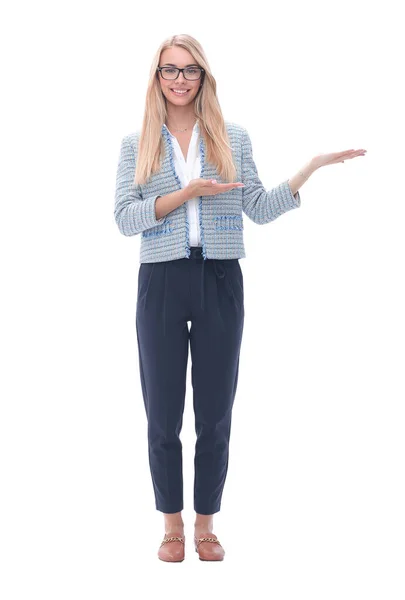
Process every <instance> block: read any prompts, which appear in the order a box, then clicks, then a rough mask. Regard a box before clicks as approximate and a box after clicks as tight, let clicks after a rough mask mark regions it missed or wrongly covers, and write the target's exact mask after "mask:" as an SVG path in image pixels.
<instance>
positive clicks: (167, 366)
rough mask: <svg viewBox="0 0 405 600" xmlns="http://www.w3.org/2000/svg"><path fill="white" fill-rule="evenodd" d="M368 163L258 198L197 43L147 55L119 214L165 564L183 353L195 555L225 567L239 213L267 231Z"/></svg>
mask: <svg viewBox="0 0 405 600" xmlns="http://www.w3.org/2000/svg"><path fill="white" fill-rule="evenodd" d="M364 153H365V150H357V151H354V150H349V151H345V152H339V153H333V154H324V155H320V156H317V157H315V158H313V159H312V160H310V161H309V162H308V163H306V164H305V165H304V167H303V168H302V169H301V170H300V171H299V172H298V173H297V174H296V175H295V176H294V177H293V178H291V179H290V180H287V181H284V182H282V183H280V185H278V186H277V187H275V188H274V189H272V190H269V191H266V189H265V188H264V187H263V185H262V183H261V181H260V179H259V177H258V173H257V169H256V166H255V163H254V160H253V155H252V145H251V141H250V137H249V134H248V132H247V130H246V129H245V128H244V127H242V126H240V125H238V124H236V123H232V122H229V121H226V120H224V118H223V115H222V112H221V108H220V105H219V102H218V99H217V95H216V81H215V78H214V76H213V74H212V72H211V70H210V67H209V64H208V61H207V58H206V55H205V53H204V51H203V49H202V47H201V45H200V44H199V43H198V41H197V40H195V39H194V38H193V37H191V36H189V35H175V36H173V37H170V38H169V39H167V40H165V41H164V42H163V43H162V44H161V46H160V47H159V49H158V50H157V52H156V55H155V57H154V59H153V62H152V67H151V72H150V80H149V84H148V88H147V93H146V104H145V113H144V117H143V124H142V128H141V130H140V131H136V132H135V133H132V134H129V135H126V136H125V137H124V138H123V140H122V144H121V151H120V157H119V163H118V172H117V179H116V195H115V213H114V214H115V220H116V223H117V225H118V227H119V230H120V232H121V233H122V234H123V235H126V236H133V235H137V234H140V236H141V250H140V263H141V264H140V267H139V273H138V297H137V306H136V330H137V340H138V350H139V368H140V379H141V385H142V392H143V398H144V404H145V410H146V416H147V421H148V449H149V464H150V470H151V476H152V483H153V490H154V495H155V503H156V509H157V510H158V511H161V512H162V513H163V515H164V527H165V533H164V537H163V540H162V542H161V544H160V547H159V549H158V557H159V558H160V559H161V560H164V561H169V562H179V561H182V560H183V559H184V556H185V535H184V523H183V519H182V510H183V475H182V444H181V441H180V437H179V436H180V432H181V428H182V418H183V410H184V400H185V393H186V370H187V362H188V346H189V343H190V349H191V360H192V365H191V373H192V386H193V407H194V413H195V430H196V436H197V439H196V447H195V460H194V465H195V479H194V509H195V513H196V516H195V522H194V540H193V546H194V549H195V550H196V552H197V553H198V556H199V558H200V559H201V560H215V561H219V560H222V559H223V558H224V555H225V550H224V547H223V546H222V544H221V543H220V541H219V539H218V537H217V536H216V535H215V533H214V523H213V516H214V514H215V513H216V512H218V511H219V510H220V507H221V499H222V493H223V489H224V484H225V479H226V475H227V470H228V458H229V438H230V429H231V416H232V407H233V403H234V398H235V393H236V389H237V381H238V370H239V354H240V347H241V341H242V332H243V325H244V315H245V310H244V288H243V273H242V269H241V266H240V263H239V259H241V258H244V257H245V256H246V255H245V248H244V241H243V217H242V213H245V214H246V215H247V217H249V218H250V219H251V220H252V221H254V222H255V223H257V224H266V223H269V222H270V221H273V220H274V219H276V218H277V217H279V216H280V215H282V214H284V213H285V212H287V211H289V210H291V209H294V208H297V207H299V206H300V205H301V199H300V195H299V192H298V189H299V188H300V187H301V186H302V184H303V182H305V181H306V180H307V179H308V178H309V176H310V175H311V174H312V173H313V172H314V171H315V170H316V169H318V168H319V167H321V166H324V165H327V164H333V163H336V162H343V160H345V159H349V158H353V157H354V156H358V155H364ZM188 323H190V324H191V327H190V329H189V328H188Z"/></svg>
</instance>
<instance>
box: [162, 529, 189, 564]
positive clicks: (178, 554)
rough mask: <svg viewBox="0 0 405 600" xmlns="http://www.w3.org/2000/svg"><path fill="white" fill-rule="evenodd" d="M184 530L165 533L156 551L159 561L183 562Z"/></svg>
mask: <svg viewBox="0 0 405 600" xmlns="http://www.w3.org/2000/svg"><path fill="white" fill-rule="evenodd" d="M184 543H185V537H184V530H181V529H179V530H177V531H169V532H166V533H165V535H164V538H163V541H162V543H161V544H160V547H159V550H158V557H159V558H160V560H164V561H166V562H181V561H182V560H184Z"/></svg>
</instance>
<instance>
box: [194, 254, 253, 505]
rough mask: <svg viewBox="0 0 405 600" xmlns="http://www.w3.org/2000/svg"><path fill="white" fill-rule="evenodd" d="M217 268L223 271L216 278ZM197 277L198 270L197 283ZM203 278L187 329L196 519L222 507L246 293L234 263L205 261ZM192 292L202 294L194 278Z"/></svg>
mask: <svg viewBox="0 0 405 600" xmlns="http://www.w3.org/2000/svg"><path fill="white" fill-rule="evenodd" d="M218 265H219V266H220V267H223V270H222V272H221V273H219V275H220V276H218V268H219V267H218ZM199 266H200V267H201V264H200V265H199ZM201 268H202V267H201ZM199 273H200V271H199V269H196V270H195V275H196V277H198V278H199V277H200V275H199ZM223 273H225V276H223ZM203 276H204V310H202V309H201V307H200V302H199V297H198V295H196V296H195V297H193V319H192V324H191V329H190V345H191V360H192V367H191V373H192V385H193V406H194V412H195V429H196V434H197V440H196V446H195V460H194V465H195V479H194V508H195V511H196V512H197V513H200V514H214V513H215V512H218V511H219V510H220V507H221V499H222V493H223V488H224V484H225V479H226V476H227V471H228V462H229V440H230V432H231V418H232V407H233V404H234V398H235V394H236V389H237V381H238V372H239V355H240V347H241V341H242V333H243V324H244V294H243V275H242V270H241V267H240V264H239V262H238V260H228V261H226V260H222V261H218V260H217V261H216V265H214V262H213V261H206V264H205V265H204V274H203ZM192 289H193V290H197V291H199V290H200V289H201V288H200V286H199V285H198V281H197V279H196V281H195V285H193V286H192Z"/></svg>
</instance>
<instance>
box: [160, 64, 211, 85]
mask: <svg viewBox="0 0 405 600" xmlns="http://www.w3.org/2000/svg"><path fill="white" fill-rule="evenodd" d="M192 68H193V67H183V69H180V68H179V67H169V66H168V67H157V69H156V71H160V76H161V77H162V79H164V80H165V81H175V80H176V79H177V78H178V76H179V75H180V71H182V73H183V77H184V79H186V80H187V81H199V80H200V79H202V77H203V74H204V73H205V69H203V68H202V67H194V68H195V69H198V70H199V71H200V76H199V77H198V79H187V77H186V76H185V75H184V71H186V70H187V69H192ZM162 69H176V71H177V75H176V77H174V78H173V79H167V78H166V77H163V75H162Z"/></svg>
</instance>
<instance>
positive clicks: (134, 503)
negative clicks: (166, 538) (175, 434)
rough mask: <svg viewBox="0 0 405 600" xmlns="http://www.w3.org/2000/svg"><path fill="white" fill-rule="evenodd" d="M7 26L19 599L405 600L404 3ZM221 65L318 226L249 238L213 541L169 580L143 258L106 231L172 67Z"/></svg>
mask: <svg viewBox="0 0 405 600" xmlns="http://www.w3.org/2000/svg"><path fill="white" fill-rule="evenodd" d="M2 12H3V15H2V16H3V18H2V19H1V22H2V25H1V29H2V35H1V40H2V41H1V46H2V58H3V61H2V63H3V65H2V66H3V68H2V73H3V74H2V83H3V92H2V96H1V103H2V110H1V120H2V124H1V132H2V135H1V163H2V177H1V187H2V190H1V191H2V193H1V203H2V207H1V212H2V218H1V224H0V227H1V231H0V234H1V235H0V239H1V250H2V253H1V256H2V280H3V281H2V283H3V293H2V296H1V298H2V305H3V306H2V310H1V317H2V326H1V340H2V347H3V359H2V376H1V387H2V393H1V395H2V400H1V424H0V427H1V430H0V434H1V435H0V444H1V447H0V450H1V473H0V480H1V487H2V491H1V497H0V502H1V511H0V514H1V517H0V518H1V531H0V548H1V554H2V556H1V557H0V559H1V571H2V575H1V581H0V595H1V597H2V598H3V599H4V600H14V599H21V600H23V599H24V600H27V599H31V598H34V597H38V598H41V599H42V600H45V599H52V600H55V599H58V600H62V599H63V600H64V599H69V600H72V599H73V598H74V599H75V600H82V599H83V600H84V599H85V600H89V599H92V598H94V599H97V600H102V599H103V600H104V599H111V600H116V599H118V598H119V599H120V600H127V599H128V600H129V599H133V598H141V597H142V598H152V599H155V598H156V599H157V598H159V599H160V598H170V599H171V598H173V599H176V600H178V599H183V598H184V599H186V598H187V599H189V598H195V599H198V600H199V599H203V598H204V599H205V598H207V597H212V596H215V597H222V598H224V597H225V596H226V597H232V596H235V595H238V597H240V595H242V597H246V596H248V597H250V598H274V599H275V600H284V599H286V600H287V599H288V600H290V599H291V600H298V599H301V598H311V600H318V599H319V600H325V599H328V600H332V599H333V600H335V599H336V600H341V599H343V598H344V599H345V600H349V599H350V600H352V599H353V600H358V599H363V598H364V599H367V600H370V599H383V598H384V599H385V598H389V599H390V600H400V599H403V598H404V594H405V583H404V558H405V556H404V554H405V552H404V533H405V522H404V510H403V507H404V506H405V489H404V455H405V452H404V450H405V448H404V445H405V444H404V424H405V423H404V399H405V395H404V335H405V328H404V316H403V315H404V312H403V306H404V300H405V295H404V291H403V290H404V288H403V283H404V233H403V232H404V217H405V207H404V200H405V198H404V189H403V165H404V150H403V137H404V117H403V107H404V104H405V103H404V100H405V98H404V95H403V93H401V89H400V85H401V80H402V82H403V75H402V73H403V63H402V62H401V61H400V58H399V56H400V54H401V53H403V51H404V43H403V27H402V22H401V21H400V19H399V3H395V2H390V1H388V2H384V3H383V4H382V5H381V4H380V5H373V4H370V3H366V2H353V0H352V1H351V2H350V3H349V2H346V1H343V2H339V3H332V2H327V3H325V2H323V3H321V2H319V3H317V2H305V3H303V4H301V5H298V4H295V3H292V2H283V3H281V2H278V3H272V4H268V5H266V4H262V3H259V2H252V1H251V2H247V3H240V4H237V3H233V4H230V5H229V6H227V5H225V4H220V3H219V2H211V1H209V0H208V1H205V2H197V3H190V2H176V3H167V2H154V3H152V2H150V3H147V5H146V6H141V4H140V3H139V2H119V1H116V2H114V3H112V2H110V3H106V2H98V3H96V2H89V1H87V2H86V1H83V0H82V1H81V2H80V3H79V2H69V3H67V2H66V3H61V2H58V3H55V2H41V1H40V2H35V3H28V2H22V3H19V4H16V5H13V6H12V7H9V9H8V10H7V11H4V10H3V11H2ZM175 33H189V34H191V35H193V36H194V37H196V38H197V39H198V40H199V41H200V42H201V44H202V46H203V48H204V49H205V52H206V54H207V57H208V61H209V64H210V67H211V69H212V71H213V74H214V77H215V78H216V81H217V85H218V98H219V101H220V104H221V108H222V111H223V114H224V117H225V119H227V120H230V121H234V122H236V123H239V124H241V125H242V126H244V127H245V128H246V129H247V130H248V131H249V133H250V136H251V140H252V144H253V152H254V158H255V161H256V165H257V167H258V171H259V175H260V177H261V179H262V182H263V184H264V185H265V186H266V188H267V189H270V188H271V187H273V186H276V185H278V184H279V183H280V182H281V181H284V180H285V179H287V178H289V177H292V176H293V175H295V173H296V172H297V171H298V170H299V169H300V168H301V167H302V166H303V165H304V164H305V163H306V162H307V161H308V160H309V159H310V158H312V156H314V155H316V154H318V153H323V152H334V151H340V150H345V149H350V148H355V149H357V148H365V149H366V150H367V154H366V156H365V157H358V158H356V159H353V160H351V161H346V162H345V163H344V164H335V165H330V166H327V167H323V168H322V169H320V170H318V171H316V172H315V173H314V174H313V175H312V176H311V178H310V179H309V180H308V181H307V182H306V183H304V185H303V186H302V187H301V188H300V194H301V200H302V204H301V207H300V208H298V209H296V210H293V211H290V212H288V213H287V214H285V215H283V216H281V217H280V218H279V219H277V220H276V221H274V222H272V223H270V224H267V225H264V226H258V225H255V224H254V223H253V222H251V221H250V220H249V219H248V218H247V217H246V215H244V224H245V231H244V239H245V247H246V254H247V256H246V258H245V259H243V260H241V261H240V264H241V267H242V270H243V275H244V284H245V327H244V336H243V342H242V350H241V358H240V373H239V383H238V390H237V394H236V399H235V405H234V411H233V424H232V435H231V454H230V462H229V471H228V477H227V481H226V484H225V489H224V494H223V501H222V508H221V511H220V512H219V513H217V514H216V515H215V518H214V525H215V527H214V531H215V533H216V534H217V536H218V538H219V540H220V541H221V542H222V544H223V546H224V548H225V550H226V556H225V560H224V561H223V562H222V563H203V562H201V561H199V560H198V556H197V554H196V553H195V551H194V548H193V545H192V537H193V523H194V512H193V458H194V454H193V453H194V444H195V433H194V421H193V412H192V387H191V380H190V367H191V361H190V359H189V364H188V368H189V371H188V381H187V397H186V408H185V413H184V424H183V431H182V442H183V452H184V490H185V492H184V496H185V510H184V513H183V518H184V521H185V525H186V530H185V534H186V560H185V561H184V562H183V563H181V564H178V565H177V566H174V565H172V564H168V563H163V562H161V561H159V560H158V559H157V556H156V554H157V549H158V546H159V544H160V541H161V539H162V537H163V533H164V529H163V517H162V514H161V513H159V512H157V511H156V509H155V505H154V497H153V490H152V482H151V476H150V472H149V465H148V457H147V437H146V436H147V432H146V416H145V412H144V406H143V399H142V393H141V384H140V378H139V370H138V353H137V344H136V330H135V305H136V296H137V275H138V268H139V249H140V238H139V237H138V236H135V237H130V238H126V237H124V236H122V235H121V234H120V233H119V231H118V228H117V225H116V223H115V221H114V218H113V205H114V191H115V176H116V168H117V164H118V154H119V148H120V142H121V139H122V137H123V136H124V135H127V134H128V133H130V132H133V131H134V130H135V129H137V128H138V127H139V126H140V124H141V120H142V116H143V111H144V102H145V93H146V85H147V81H148V76H149V69H150V64H151V60H152V57H153V54H154V53H155V51H156V49H157V48H158V46H159V44H160V43H161V42H162V40H163V39H165V38H166V37H168V36H169V35H172V34H175Z"/></svg>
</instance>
